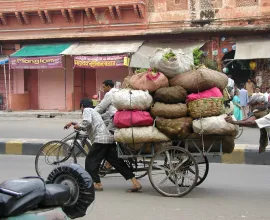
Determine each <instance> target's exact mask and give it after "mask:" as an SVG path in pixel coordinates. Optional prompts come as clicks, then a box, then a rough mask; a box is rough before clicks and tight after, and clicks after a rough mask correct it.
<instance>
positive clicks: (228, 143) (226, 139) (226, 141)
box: [187, 133, 235, 154]
mask: <svg viewBox="0 0 270 220" xmlns="http://www.w3.org/2000/svg"><path fill="white" fill-rule="evenodd" d="M188 139H194V140H192V141H193V143H194V144H196V145H197V146H198V148H199V149H201V150H202V149H203V144H202V136H200V135H199V134H196V133H192V134H191V135H189V136H188ZM220 139H222V152H223V153H226V154H230V153H232V152H233V150H234V146H235V143H234V136H213V135H203V142H204V150H205V151H208V149H209V148H210V146H211V145H212V144H213V146H212V148H211V150H210V152H216V153H218V152H220V143H221V142H220ZM214 141H215V142H214ZM187 143H188V151H189V152H191V153H198V150H197V149H196V147H195V146H194V144H193V143H192V142H191V140H190V141H188V142H187Z"/></svg>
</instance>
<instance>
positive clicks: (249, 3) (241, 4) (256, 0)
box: [235, 0, 259, 7]
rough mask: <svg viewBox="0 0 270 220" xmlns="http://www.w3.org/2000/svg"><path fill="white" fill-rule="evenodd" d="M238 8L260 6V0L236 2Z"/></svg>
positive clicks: (239, 0) (240, 0) (238, 0)
mask: <svg viewBox="0 0 270 220" xmlns="http://www.w3.org/2000/svg"><path fill="white" fill-rule="evenodd" d="M235 3H236V7H249V6H257V5H259V0H236V2H235Z"/></svg>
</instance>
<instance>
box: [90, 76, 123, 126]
mask: <svg viewBox="0 0 270 220" xmlns="http://www.w3.org/2000/svg"><path fill="white" fill-rule="evenodd" d="M102 88H103V91H104V92H105V93H106V94H105V96H104V98H103V99H102V101H101V102H100V103H99V104H98V105H97V106H96V107H95V108H94V110H96V111H97V112H98V113H99V114H101V117H102V119H103V120H104V122H105V124H106V126H107V128H108V129H109V130H114V129H115V127H114V125H113V116H114V114H115V112H116V111H117V109H116V108H115V107H114V106H113V104H112V96H113V93H115V92H117V91H118V89H116V88H114V82H113V81H112V80H105V81H104V82H103V83H102Z"/></svg>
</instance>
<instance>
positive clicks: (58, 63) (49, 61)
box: [10, 43, 71, 69]
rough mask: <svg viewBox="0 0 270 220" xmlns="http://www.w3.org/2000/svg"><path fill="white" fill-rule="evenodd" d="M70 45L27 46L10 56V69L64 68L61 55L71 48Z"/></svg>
mask: <svg viewBox="0 0 270 220" xmlns="http://www.w3.org/2000/svg"><path fill="white" fill-rule="evenodd" d="M70 45H71V44H70V43H66V44H37V45H26V46H24V47H23V48H22V49H20V50H18V51H16V52H15V53H13V54H12V55H11V56H10V68H11V69H52V68H62V67H63V63H62V55H60V53H61V52H63V51H64V50H66V49H67V48H68V47H70Z"/></svg>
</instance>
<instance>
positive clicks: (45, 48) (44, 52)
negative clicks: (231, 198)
mask: <svg viewBox="0 0 270 220" xmlns="http://www.w3.org/2000/svg"><path fill="white" fill-rule="evenodd" d="M70 46H71V43H66V44H36V45H26V46H24V47H22V49H20V50H18V51H16V52H15V53H13V54H11V55H10V57H41V56H57V55H59V54H61V53H62V52H63V51H64V50H66V49H67V48H68V47H70Z"/></svg>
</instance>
